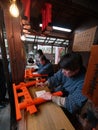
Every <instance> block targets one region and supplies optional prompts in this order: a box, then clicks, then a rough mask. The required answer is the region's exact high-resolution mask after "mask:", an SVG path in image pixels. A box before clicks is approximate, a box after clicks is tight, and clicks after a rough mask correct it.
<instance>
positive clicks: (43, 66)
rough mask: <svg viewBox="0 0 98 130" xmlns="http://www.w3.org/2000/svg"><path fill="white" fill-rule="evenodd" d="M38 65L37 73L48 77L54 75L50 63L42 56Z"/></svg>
mask: <svg viewBox="0 0 98 130" xmlns="http://www.w3.org/2000/svg"><path fill="white" fill-rule="evenodd" d="M39 63H40V66H39V68H38V71H37V73H39V74H47V75H48V77H50V76H52V75H53V74H54V71H53V66H52V63H51V62H50V61H49V60H48V59H47V58H46V57H45V56H44V55H42V56H40V58H39Z"/></svg>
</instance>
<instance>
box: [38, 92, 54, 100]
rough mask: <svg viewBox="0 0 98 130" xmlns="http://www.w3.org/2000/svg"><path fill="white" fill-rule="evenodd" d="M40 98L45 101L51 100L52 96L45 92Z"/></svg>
mask: <svg viewBox="0 0 98 130" xmlns="http://www.w3.org/2000/svg"><path fill="white" fill-rule="evenodd" d="M39 97H40V98H43V99H45V100H51V99H52V94H51V93H50V92H45V93H44V94H42V95H40V96H39Z"/></svg>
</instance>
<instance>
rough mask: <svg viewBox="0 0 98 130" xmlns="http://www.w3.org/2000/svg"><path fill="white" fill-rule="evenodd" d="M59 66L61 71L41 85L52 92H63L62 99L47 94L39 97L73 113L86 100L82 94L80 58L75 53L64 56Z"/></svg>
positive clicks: (81, 64)
mask: <svg viewBox="0 0 98 130" xmlns="http://www.w3.org/2000/svg"><path fill="white" fill-rule="evenodd" d="M59 65H60V68H61V69H60V70H59V71H58V72H57V73H55V74H54V75H53V76H52V77H50V78H49V79H48V80H47V81H46V82H45V83H44V84H42V85H44V86H46V85H47V86H48V87H49V88H50V89H51V90H52V91H59V90H61V91H63V92H64V95H63V97H59V96H52V94H51V93H49V92H46V93H45V94H43V95H41V97H42V98H44V99H46V100H52V101H53V102H55V103H56V104H58V105H59V106H62V107H64V108H65V109H66V110H68V111H69V112H70V113H74V112H76V111H77V110H78V109H79V108H81V107H82V106H83V104H84V102H85V101H86V100H87V98H86V97H85V96H84V95H83V94H82V88H83V83H84V78H85V68H84V67H83V63H82V57H81V55H80V54H78V53H75V52H72V53H68V54H65V55H64V56H63V57H62V58H61V60H60V62H59Z"/></svg>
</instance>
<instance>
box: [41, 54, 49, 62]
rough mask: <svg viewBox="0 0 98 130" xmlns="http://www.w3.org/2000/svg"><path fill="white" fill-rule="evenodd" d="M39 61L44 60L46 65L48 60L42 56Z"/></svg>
mask: <svg viewBox="0 0 98 130" xmlns="http://www.w3.org/2000/svg"><path fill="white" fill-rule="evenodd" d="M40 59H41V61H43V60H44V61H45V62H46V63H47V62H49V60H48V59H47V58H46V56H45V55H42V56H41V57H40Z"/></svg>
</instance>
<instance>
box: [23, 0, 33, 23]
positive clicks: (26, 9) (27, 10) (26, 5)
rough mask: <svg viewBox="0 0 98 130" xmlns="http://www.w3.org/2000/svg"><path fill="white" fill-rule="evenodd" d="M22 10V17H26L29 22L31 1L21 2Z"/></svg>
mask: <svg viewBox="0 0 98 130" xmlns="http://www.w3.org/2000/svg"><path fill="white" fill-rule="evenodd" d="M21 1H22V4H23V8H24V15H25V16H27V17H28V21H30V5H31V0H21Z"/></svg>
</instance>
